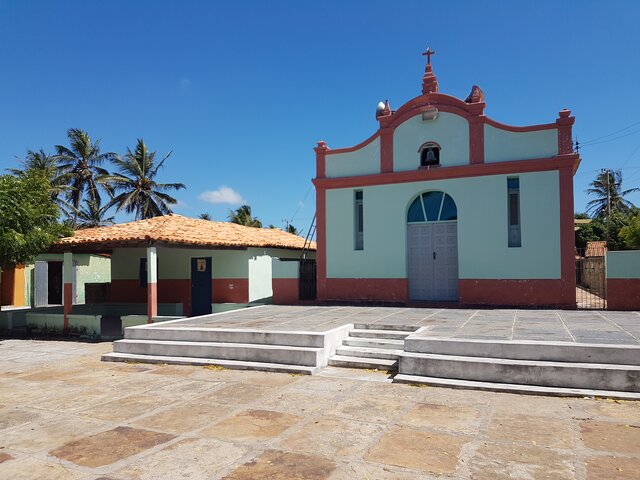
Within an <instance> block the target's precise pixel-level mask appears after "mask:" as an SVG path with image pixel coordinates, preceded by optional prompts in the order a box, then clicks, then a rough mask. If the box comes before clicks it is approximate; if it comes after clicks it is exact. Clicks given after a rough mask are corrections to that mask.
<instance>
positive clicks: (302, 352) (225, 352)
mask: <svg viewBox="0 0 640 480" xmlns="http://www.w3.org/2000/svg"><path fill="white" fill-rule="evenodd" d="M113 351H114V353H133V354H138V355H161V356H166V357H189V358H215V359H218V360H242V361H252V362H265V363H286V364H289V365H305V366H316V365H318V363H320V361H321V358H320V356H321V354H322V352H323V350H322V349H321V348H313V347H311V348H310V347H295V346H284V345H260V344H248V343H223V342H180V341H170V340H129V339H124V340H118V341H117V342H114V343H113Z"/></svg>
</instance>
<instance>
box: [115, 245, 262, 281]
mask: <svg viewBox="0 0 640 480" xmlns="http://www.w3.org/2000/svg"><path fill="white" fill-rule="evenodd" d="M146 256H147V250H146V249H145V248H120V249H116V250H114V251H113V255H112V261H113V264H112V269H111V270H112V278H113V279H114V280H135V279H137V278H138V276H139V271H140V259H141V258H146ZM195 257H211V265H212V269H211V270H212V275H211V277H212V278H248V275H249V258H250V255H249V253H248V252H247V251H246V250H205V249H182V248H158V278H159V279H163V278H167V279H174V280H180V279H183V280H188V279H190V278H191V258H195Z"/></svg>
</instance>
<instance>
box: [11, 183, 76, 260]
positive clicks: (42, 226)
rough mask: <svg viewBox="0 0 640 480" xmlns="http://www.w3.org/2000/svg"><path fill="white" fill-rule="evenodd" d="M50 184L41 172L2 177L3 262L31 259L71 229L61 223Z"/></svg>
mask: <svg viewBox="0 0 640 480" xmlns="http://www.w3.org/2000/svg"><path fill="white" fill-rule="evenodd" d="M57 219H58V207H57V206H56V205H55V203H53V202H52V201H51V183H50V182H49V179H48V178H47V177H46V175H44V174H42V172H35V171H28V172H25V173H24V174H21V175H20V176H13V175H2V176H0V265H1V266H2V267H4V268H7V267H12V266H14V265H17V264H24V263H29V262H32V261H33V259H34V258H35V257H36V256H37V255H38V254H40V253H43V252H46V251H47V249H48V248H49V245H50V244H51V243H52V242H53V241H55V240H56V239H58V238H60V237H61V236H64V235H68V234H70V233H71V232H70V230H69V229H68V228H67V227H65V226H63V225H60V224H58V222H57Z"/></svg>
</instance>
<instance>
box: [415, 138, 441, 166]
mask: <svg viewBox="0 0 640 480" xmlns="http://www.w3.org/2000/svg"><path fill="white" fill-rule="evenodd" d="M418 153H419V154H420V167H433V166H436V165H440V145H438V144H437V143H435V142H427V143H424V144H423V145H422V146H421V147H420V148H419V149H418Z"/></svg>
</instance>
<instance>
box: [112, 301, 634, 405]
mask: <svg viewBox="0 0 640 480" xmlns="http://www.w3.org/2000/svg"><path fill="white" fill-rule="evenodd" d="M336 353H337V354H336ZM103 360H109V361H127V360H130V361H138V362H139V361H142V362H144V361H148V362H149V363H162V362H167V363H180V364H188V363H196V364H203V363H205V364H213V365H221V366H227V367H229V366H232V368H243V366H244V367H246V368H247V369H264V370H270V371H274V370H277V371H284V372H287V371H288V372H290V373H308V374H316V373H318V372H319V371H320V369H322V368H323V367H326V366H327V365H333V366H344V367H358V366H359V367H361V368H369V369H372V368H377V369H380V370H389V371H390V372H391V373H399V376H398V379H397V381H405V382H406V381H412V382H415V383H425V384H437V383H438V382H437V381H435V380H433V379H441V382H445V383H446V382H447V381H452V382H462V383H460V385H467V386H468V387H469V388H474V386H475V387H477V388H481V389H496V390H499V389H505V388H504V387H501V385H504V384H507V385H509V384H511V385H513V386H517V388H518V391H522V390H526V388H527V386H530V387H531V391H532V393H535V391H538V392H540V391H549V392H551V390H548V389H554V388H556V389H558V391H557V392H556V394H568V395H571V394H575V395H584V394H586V393H585V392H591V394H592V395H601V394H602V393H600V392H603V391H604V392H607V396H610V397H617V398H627V399H628V398H635V397H637V398H640V314H639V313H638V312H604V311H603V312H600V311H560V310H517V309H511V310H505V309H496V310H475V309H443V308H442V309H440V308H398V307H354V306H335V307H334V306H261V307H254V308H248V309H243V310H236V311H230V312H224V313H218V314H212V315H205V316H201V317H195V318H189V319H180V320H175V321H169V322H163V323H159V324H150V325H143V326H137V327H132V328H127V329H126V332H125V339H124V340H121V341H118V342H115V343H114V353H111V354H106V355H104V356H103ZM243 362H244V363H243ZM261 366H263V367H264V368H261ZM274 366H275V367H274ZM301 367H307V368H303V369H301ZM471 367H473V368H471ZM464 382H467V383H464ZM541 388H542V389H541ZM536 389H537V390H536ZM572 392H573V393H572Z"/></svg>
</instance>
